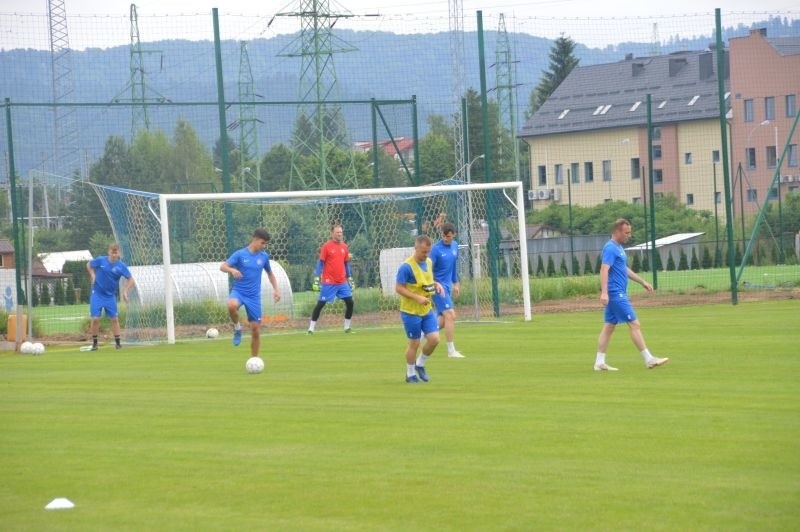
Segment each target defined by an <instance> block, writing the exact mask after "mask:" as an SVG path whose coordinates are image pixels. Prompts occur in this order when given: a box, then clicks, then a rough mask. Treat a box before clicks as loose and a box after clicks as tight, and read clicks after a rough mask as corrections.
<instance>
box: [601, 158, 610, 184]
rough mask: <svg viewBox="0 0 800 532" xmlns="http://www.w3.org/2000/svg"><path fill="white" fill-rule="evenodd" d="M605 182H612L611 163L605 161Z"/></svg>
mask: <svg viewBox="0 0 800 532" xmlns="http://www.w3.org/2000/svg"><path fill="white" fill-rule="evenodd" d="M603 181H611V161H603Z"/></svg>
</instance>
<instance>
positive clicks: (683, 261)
mask: <svg viewBox="0 0 800 532" xmlns="http://www.w3.org/2000/svg"><path fill="white" fill-rule="evenodd" d="M688 269H689V257H687V256H686V251H684V249H683V248H681V254H680V257H679V258H678V270H680V271H684V270H688Z"/></svg>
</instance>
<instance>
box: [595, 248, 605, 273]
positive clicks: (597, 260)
mask: <svg viewBox="0 0 800 532" xmlns="http://www.w3.org/2000/svg"><path fill="white" fill-rule="evenodd" d="M602 265H603V255H602V254H600V253H598V254H597V258H595V260H594V271H595V273H600V267H601V266H602Z"/></svg>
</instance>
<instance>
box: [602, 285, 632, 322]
mask: <svg viewBox="0 0 800 532" xmlns="http://www.w3.org/2000/svg"><path fill="white" fill-rule="evenodd" d="M604 317H605V322H606V323H613V324H615V325H616V324H617V323H630V322H632V321H636V313H635V312H634V311H633V306H631V302H630V301H629V300H628V294H625V293H616V294H608V305H606V312H605V316H604Z"/></svg>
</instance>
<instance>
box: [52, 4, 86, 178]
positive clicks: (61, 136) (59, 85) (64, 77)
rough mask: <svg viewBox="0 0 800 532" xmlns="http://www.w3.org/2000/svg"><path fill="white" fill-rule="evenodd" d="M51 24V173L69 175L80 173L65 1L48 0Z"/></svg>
mask: <svg viewBox="0 0 800 532" xmlns="http://www.w3.org/2000/svg"><path fill="white" fill-rule="evenodd" d="M47 15H48V20H49V23H50V61H51V66H52V74H53V103H54V104H56V105H54V106H53V131H54V137H53V140H54V152H53V153H54V157H53V158H54V160H53V166H54V173H56V174H60V175H71V174H72V173H73V172H75V171H78V172H80V156H79V150H78V127H77V121H76V118H75V109H74V108H73V107H67V106H64V105H59V104H64V103H67V102H68V101H69V100H70V99H71V98H72V96H73V93H74V92H75V86H74V84H73V80H72V55H71V53H70V48H69V34H68V32H67V12H66V9H65V7H64V0H48V2H47Z"/></svg>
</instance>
